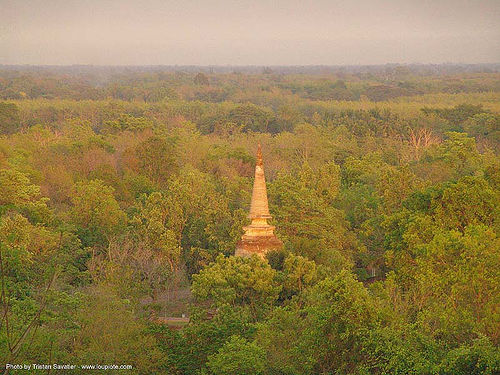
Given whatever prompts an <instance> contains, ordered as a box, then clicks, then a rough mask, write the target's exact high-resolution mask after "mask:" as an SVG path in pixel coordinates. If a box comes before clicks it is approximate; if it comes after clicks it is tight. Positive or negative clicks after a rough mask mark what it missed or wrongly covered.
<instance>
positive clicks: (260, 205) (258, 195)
mask: <svg viewBox="0 0 500 375" xmlns="http://www.w3.org/2000/svg"><path fill="white" fill-rule="evenodd" d="M248 217H249V218H250V219H270V218H271V215H270V214H269V205H268V202H267V189H266V177H265V176H264V162H263V160H262V148H261V147H260V143H259V146H258V148H257V163H256V164H255V179H254V182H253V190H252V203H251V204H250V214H249V215H248Z"/></svg>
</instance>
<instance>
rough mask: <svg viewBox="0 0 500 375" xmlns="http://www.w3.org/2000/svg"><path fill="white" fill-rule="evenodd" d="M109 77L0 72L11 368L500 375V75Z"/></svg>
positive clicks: (368, 70) (0, 209)
mask: <svg viewBox="0 0 500 375" xmlns="http://www.w3.org/2000/svg"><path fill="white" fill-rule="evenodd" d="M95 69H97V68H89V67H83V68H82V67H74V68H53V67H51V68H46V69H45V68H44V69H40V70H37V71H35V70H33V69H31V68H25V69H24V68H23V69H22V70H21V71H19V72H17V71H12V70H11V69H10V68H8V67H7V68H5V69H4V70H2V71H0V98H3V99H5V100H10V101H11V103H5V102H2V103H0V133H1V134H2V136H1V137H0V255H1V258H0V277H1V280H0V281H1V283H0V288H1V289H2V290H1V291H0V361H2V362H8V361H10V362H13V363H14V362H20V363H24V362H26V363H51V362H57V363H88V362H91V363H103V362H109V363H128V364H132V365H133V366H134V369H133V370H132V371H131V373H137V374H155V373H158V374H160V373H162V374H163V373H169V374H179V375H180V374H186V375H201V374H207V375H208V374H245V373H248V374H263V375H264V374H265V375H277V374H290V375H291V374H293V375H301V374H304V375H306V374H307V375H309V374H337V375H343V374H353V375H354V374H356V375H367V374H374V375H381V374H422V375H424V374H425V375H428V374H435V375H440V374H443V375H444V374H480V373H481V374H482V373H484V374H491V375H492V374H496V373H498V372H499V358H498V353H499V349H498V345H499V340H500V331H499V328H498V321H499V318H498V306H499V303H500V302H499V292H498V285H500V277H499V272H498V270H499V269H500V264H499V257H498V249H499V248H500V243H499V237H498V236H499V234H500V227H499V225H500V224H499V216H500V211H499V205H498V202H499V201H500V196H499V194H500V167H499V166H500V161H499V157H498V152H499V150H500V147H499V139H500V138H499V119H500V116H499V113H500V106H499V105H498V103H500V101H499V95H498V90H499V85H498V81H499V80H498V73H494V72H486V71H483V70H484V69H483V67H481V68H480V69H481V70H480V69H479V68H476V67H461V66H456V67H455V66H436V67H433V72H432V73H430V72H429V71H426V70H425V69H427V68H422V67H418V66H405V67H403V66H396V67H392V66H387V67H383V68H381V67H376V68H372V67H349V68H346V67H342V68H337V67H330V68H325V67H321V68H317V67H302V68H298V67H297V68H281V67H273V69H272V71H271V70H270V69H265V71H264V74H260V71H261V69H260V68H255V67H254V68H252V67H246V68H238V69H237V71H236V72H233V71H232V70H231V69H233V68H223V67H219V68H216V69H215V72H213V71H211V72H210V74H209V75H208V73H207V74H204V73H199V68H191V67H184V68H183V71H182V72H181V71H170V70H168V68H164V67H155V68H154V69H152V68H151V69H149V68H148V70H143V69H142V68H137V69H134V70H133V71H129V70H125V69H121V68H109V69H108V68H106V69H104V70H95ZM172 69H173V68H172ZM466 70H467V74H464V71H466ZM97 73H98V74H97ZM450 74H452V75H453V77H452V76H451V75H450ZM451 78H453V79H451ZM374 102H377V103H374ZM21 130H22V131H21ZM257 143H261V144H262V150H263V153H264V164H265V171H266V179H267V182H268V193H269V204H270V211H271V215H273V220H272V224H273V225H275V226H276V232H277V234H278V236H279V238H280V239H281V240H283V242H284V244H285V246H284V248H283V249H281V250H280V251H274V252H272V253H269V254H267V256H266V259H260V258H257V257H254V258H245V259H243V258H236V257H234V256H232V255H233V254H234V249H235V246H236V243H237V241H238V240H239V239H240V238H241V235H242V227H243V226H244V225H246V224H247V223H248V218H247V213H248V205H249V202H250V197H251V188H252V178H253V171H254V163H255V156H254V152H255V149H256V145H257ZM181 314H187V315H188V316H189V322H188V323H187V322H185V321H182V322H181V323H180V324H178V323H179V321H178V320H172V319H171V318H172V317H179V316H180V315H181ZM7 321H8V329H7ZM165 322H167V324H164V323H165ZM174 323H175V324H174ZM23 332H26V334H25V335H24V336H23ZM19 338H21V340H20V341H19V345H17V346H13V343H15V342H16V340H18V339H19Z"/></svg>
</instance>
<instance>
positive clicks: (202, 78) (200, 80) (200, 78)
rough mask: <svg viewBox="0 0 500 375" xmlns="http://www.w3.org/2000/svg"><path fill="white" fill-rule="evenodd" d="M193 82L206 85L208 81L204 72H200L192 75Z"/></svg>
mask: <svg viewBox="0 0 500 375" xmlns="http://www.w3.org/2000/svg"><path fill="white" fill-rule="evenodd" d="M194 84H195V85H204V86H207V85H209V84H210V82H209V81H208V77H207V76H206V75H205V74H204V73H201V72H200V73H198V74H196V76H195V77H194Z"/></svg>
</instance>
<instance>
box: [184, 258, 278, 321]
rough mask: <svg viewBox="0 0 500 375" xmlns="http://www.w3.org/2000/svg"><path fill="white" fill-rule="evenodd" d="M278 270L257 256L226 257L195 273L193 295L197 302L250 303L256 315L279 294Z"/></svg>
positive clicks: (213, 303) (240, 304)
mask: <svg viewBox="0 0 500 375" xmlns="http://www.w3.org/2000/svg"><path fill="white" fill-rule="evenodd" d="M274 276H275V271H274V270H273V269H272V268H271V267H270V266H269V265H268V264H267V262H265V261H263V260H261V259H259V258H258V257H252V258H241V257H234V256H233V257H229V258H224V257H223V256H222V255H219V256H218V257H217V259H216V261H215V262H214V263H212V264H210V265H209V266H208V267H206V268H204V269H203V270H201V272H200V273H199V274H197V275H193V286H192V290H193V295H194V297H195V298H196V300H197V301H198V302H204V301H207V302H209V303H210V304H211V305H212V306H213V307H215V308H217V307H220V306H224V305H226V304H228V305H231V306H238V305H239V306H249V307H250V309H251V311H252V314H253V315H254V317H257V315H259V312H260V311H261V310H265V309H268V308H269V307H271V305H272V304H273V303H274V302H275V301H276V299H277V298H278V294H279V292H280V289H281V288H280V286H279V285H276V283H275V281H274Z"/></svg>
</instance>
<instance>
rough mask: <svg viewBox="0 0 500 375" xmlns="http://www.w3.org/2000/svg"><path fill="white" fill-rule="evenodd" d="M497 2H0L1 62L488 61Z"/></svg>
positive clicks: (496, 36) (497, 34)
mask: <svg viewBox="0 0 500 375" xmlns="http://www.w3.org/2000/svg"><path fill="white" fill-rule="evenodd" d="M499 19H500V2H499V1H496V0H482V1H465V0H435V1H412V0H385V1H370V0H354V1H339V0H333V1H332V0H317V1H298V0H278V1H248V0H243V1H233V0H215V1H195V0H186V1H171V0H167V1H161V0H144V1H141V2H140V4H139V3H138V2H136V1H133V0H122V1H117V0H105V1H102V0H90V1H77V0H65V1H62V0H43V1H42V0H30V1H13V0H2V1H0V51H2V52H1V53H0V64H34V65H44V64H49V65H68V64H94V65H175V64H178V65H227V64H230V65H339V64H384V63H445V62H454V63H488V62H489V63H491V62H498V61H499V57H500V30H499V26H498V20H499Z"/></svg>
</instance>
